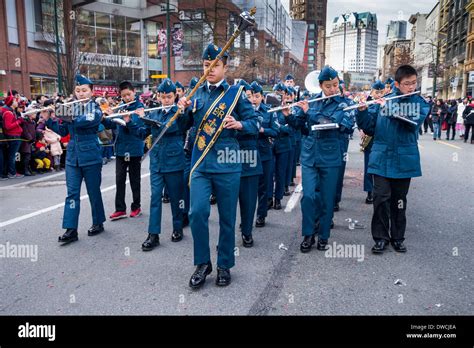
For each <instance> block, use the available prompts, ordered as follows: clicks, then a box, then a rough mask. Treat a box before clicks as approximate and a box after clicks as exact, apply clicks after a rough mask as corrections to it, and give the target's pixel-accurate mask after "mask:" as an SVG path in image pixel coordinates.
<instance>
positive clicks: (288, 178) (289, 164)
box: [285, 146, 296, 186]
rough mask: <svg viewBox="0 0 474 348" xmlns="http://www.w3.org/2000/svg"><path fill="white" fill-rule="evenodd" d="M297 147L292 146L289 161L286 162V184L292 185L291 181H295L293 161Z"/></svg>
mask: <svg viewBox="0 0 474 348" xmlns="http://www.w3.org/2000/svg"><path fill="white" fill-rule="evenodd" d="M295 153H296V147H295V146H292V147H291V150H290V152H289V154H288V162H287V163H286V177H285V186H290V182H292V181H293V162H294V160H295Z"/></svg>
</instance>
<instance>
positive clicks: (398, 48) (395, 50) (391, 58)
mask: <svg viewBox="0 0 474 348" xmlns="http://www.w3.org/2000/svg"><path fill="white" fill-rule="evenodd" d="M410 47H411V40H398V41H393V42H391V43H390V44H387V45H385V47H384V58H383V64H384V65H383V75H382V80H384V81H385V80H386V79H387V78H389V77H391V78H394V77H395V72H396V71H397V68H398V67H399V66H400V65H405V64H413V62H412V60H411V53H410Z"/></svg>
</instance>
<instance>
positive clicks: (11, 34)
mask: <svg viewBox="0 0 474 348" xmlns="http://www.w3.org/2000/svg"><path fill="white" fill-rule="evenodd" d="M15 2H16V1H15V0H7V2H6V9H7V25H8V42H9V43H12V44H17V45H18V44H19V41H18V23H17V20H16V4H15Z"/></svg>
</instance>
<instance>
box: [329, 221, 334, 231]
mask: <svg viewBox="0 0 474 348" xmlns="http://www.w3.org/2000/svg"><path fill="white" fill-rule="evenodd" d="M329 228H330V229H331V230H332V229H333V228H334V219H332V220H331V226H329Z"/></svg>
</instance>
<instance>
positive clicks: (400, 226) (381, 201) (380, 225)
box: [372, 175, 411, 242]
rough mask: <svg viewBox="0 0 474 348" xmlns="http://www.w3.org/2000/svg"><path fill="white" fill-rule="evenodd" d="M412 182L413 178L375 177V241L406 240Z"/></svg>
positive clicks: (373, 234)
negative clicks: (408, 197)
mask: <svg viewBox="0 0 474 348" xmlns="http://www.w3.org/2000/svg"><path fill="white" fill-rule="evenodd" d="M410 180H411V178H407V179H390V178H385V177H383V176H379V175H374V191H373V194H374V215H373V216H372V237H373V238H374V240H375V241H378V240H385V241H387V242H389V241H404V240H405V228H406V224H407V220H406V216H405V211H406V208H407V194H408V189H409V188H410ZM389 229H390V232H391V233H390V234H389Z"/></svg>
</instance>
